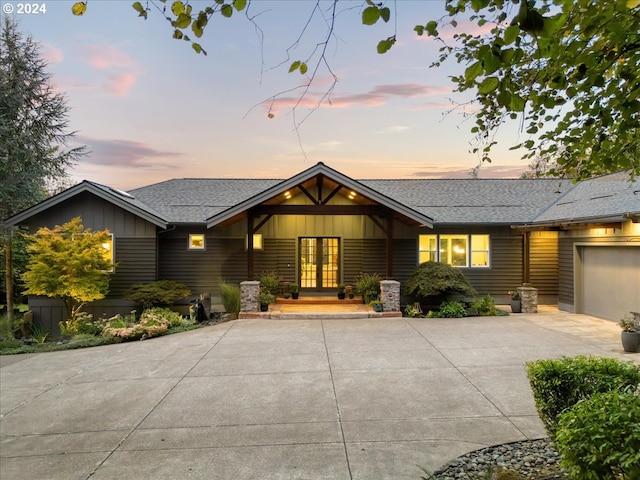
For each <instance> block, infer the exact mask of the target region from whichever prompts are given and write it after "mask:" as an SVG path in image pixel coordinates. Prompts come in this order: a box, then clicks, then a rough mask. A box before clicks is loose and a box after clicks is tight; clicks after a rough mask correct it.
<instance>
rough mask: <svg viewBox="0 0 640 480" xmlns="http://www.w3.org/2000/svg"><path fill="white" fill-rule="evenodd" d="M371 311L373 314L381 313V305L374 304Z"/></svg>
mask: <svg viewBox="0 0 640 480" xmlns="http://www.w3.org/2000/svg"><path fill="white" fill-rule="evenodd" d="M373 311H374V312H381V311H382V305H380V304H377V303H374V304H373Z"/></svg>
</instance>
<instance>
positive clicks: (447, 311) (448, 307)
mask: <svg viewBox="0 0 640 480" xmlns="http://www.w3.org/2000/svg"><path fill="white" fill-rule="evenodd" d="M466 315H467V310H466V309H465V308H464V305H463V304H462V303H460V302H444V303H443V304H442V305H440V310H433V311H431V312H429V314H428V315H427V317H428V318H462V317H465V316H466Z"/></svg>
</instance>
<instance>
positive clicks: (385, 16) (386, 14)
mask: <svg viewBox="0 0 640 480" xmlns="http://www.w3.org/2000/svg"><path fill="white" fill-rule="evenodd" d="M380 18H382V20H384V23H387V22H388V21H389V19H390V18H391V10H389V7H384V8H381V9H380Z"/></svg>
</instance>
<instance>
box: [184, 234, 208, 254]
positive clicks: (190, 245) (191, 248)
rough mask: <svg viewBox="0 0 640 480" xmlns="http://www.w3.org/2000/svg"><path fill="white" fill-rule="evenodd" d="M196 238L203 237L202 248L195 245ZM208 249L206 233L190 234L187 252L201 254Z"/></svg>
mask: <svg viewBox="0 0 640 480" xmlns="http://www.w3.org/2000/svg"><path fill="white" fill-rule="evenodd" d="M194 237H202V246H195V245H194V241H193V240H194ZM206 249H207V240H206V236H205V234H204V233H190V234H189V240H188V243H187V250H189V251H195V252H200V251H203V250H206Z"/></svg>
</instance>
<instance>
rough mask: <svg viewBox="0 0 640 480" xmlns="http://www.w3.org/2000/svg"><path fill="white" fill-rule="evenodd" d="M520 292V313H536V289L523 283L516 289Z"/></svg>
mask: <svg viewBox="0 0 640 480" xmlns="http://www.w3.org/2000/svg"><path fill="white" fill-rule="evenodd" d="M518 292H520V305H521V312H522V313H538V289H537V288H533V287H532V286H531V284H530V283H523V284H522V286H521V287H518Z"/></svg>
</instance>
